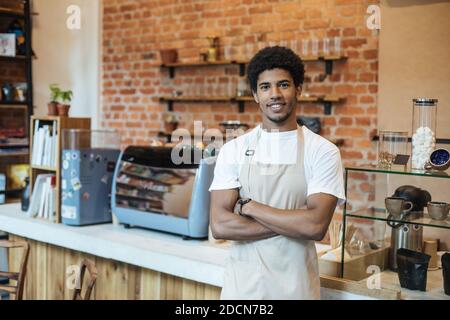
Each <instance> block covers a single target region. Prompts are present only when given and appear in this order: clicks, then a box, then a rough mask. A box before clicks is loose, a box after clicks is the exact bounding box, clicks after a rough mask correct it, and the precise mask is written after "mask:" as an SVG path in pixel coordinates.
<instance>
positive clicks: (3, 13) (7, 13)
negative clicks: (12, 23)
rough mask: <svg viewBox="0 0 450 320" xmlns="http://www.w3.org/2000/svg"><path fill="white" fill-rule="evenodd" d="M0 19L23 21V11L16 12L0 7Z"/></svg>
mask: <svg viewBox="0 0 450 320" xmlns="http://www.w3.org/2000/svg"><path fill="white" fill-rule="evenodd" d="M0 17H5V18H13V19H25V14H24V13H23V11H22V12H21V11H18V10H14V9H10V8H5V7H0Z"/></svg>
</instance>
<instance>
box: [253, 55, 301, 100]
mask: <svg viewBox="0 0 450 320" xmlns="http://www.w3.org/2000/svg"><path fill="white" fill-rule="evenodd" d="M277 68H279V69H284V70H286V71H289V73H290V74H291V76H292V79H293V80H294V84H295V86H296V87H298V86H300V85H301V84H303V80H304V77H305V66H304V64H303V61H302V59H301V58H300V57H299V56H298V55H297V54H295V52H294V51H292V50H291V49H289V48H285V47H280V46H274V47H266V48H264V49H261V50H260V51H259V52H258V53H257V54H256V55H255V56H254V57H253V58H252V60H251V61H250V63H249V65H248V68H247V77H248V81H249V82H250V88H251V89H252V91H253V92H256V90H257V86H258V77H259V75H260V74H261V73H263V72H264V71H266V70H272V69H277Z"/></svg>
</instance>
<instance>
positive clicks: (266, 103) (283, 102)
mask: <svg viewBox="0 0 450 320" xmlns="http://www.w3.org/2000/svg"><path fill="white" fill-rule="evenodd" d="M300 94H301V86H299V87H298V88H296V87H295V84H294V80H293V79H292V76H291V74H290V73H289V71H287V70H284V69H272V70H266V71H264V72H262V73H261V74H260V75H259V77H258V84H257V90H256V92H254V93H253V96H254V98H255V100H256V102H257V103H258V104H259V107H260V108H261V111H262V112H263V118H265V119H264V120H265V121H264V122H265V123H266V124H273V125H275V126H280V125H282V124H284V123H286V122H287V121H288V119H291V118H292V117H293V118H295V108H296V105H297V96H298V95H300Z"/></svg>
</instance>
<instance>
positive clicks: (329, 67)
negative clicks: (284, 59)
mask: <svg viewBox="0 0 450 320" xmlns="http://www.w3.org/2000/svg"><path fill="white" fill-rule="evenodd" d="M346 59H347V56H346V55H328V56H308V57H303V58H302V60H303V62H317V61H324V62H325V73H326V74H327V75H331V74H332V73H333V62H334V61H339V60H346ZM248 63H249V61H247V60H221V61H214V62H204V61H198V62H175V63H167V64H162V65H161V68H168V69H169V75H170V78H173V77H175V69H176V68H184V67H209V66H221V65H238V66H239V75H240V76H241V77H243V76H244V75H245V67H246V65H247V64H248Z"/></svg>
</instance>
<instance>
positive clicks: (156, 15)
mask: <svg viewBox="0 0 450 320" xmlns="http://www.w3.org/2000/svg"><path fill="white" fill-rule="evenodd" d="M378 2H379V1H377V0H373V1H369V0H303V1H282V0H210V1H200V0H197V1H192V0H191V1H189V0H183V1H181V0H152V1H138V0H134V1H133V0H108V1H104V12H103V13H104V17H103V79H102V85H103V92H102V106H101V116H102V119H101V125H102V127H104V128H112V129H118V130H119V131H120V132H121V133H122V135H123V137H124V144H148V143H149V141H150V140H151V139H152V138H153V137H154V136H155V134H156V132H157V131H160V130H163V121H162V119H163V113H164V112H165V111H166V108H167V107H166V105H165V104H162V103H160V102H159V98H158V97H159V96H161V95H168V94H171V92H172V90H173V89H177V90H182V91H184V92H186V91H187V90H192V85H190V84H191V83H196V84H198V86H201V88H204V89H202V90H204V91H203V92H201V93H203V94H207V93H216V94H217V92H216V91H220V92H223V91H228V90H229V88H230V86H231V85H230V84H228V83H230V82H233V83H235V82H236V81H237V78H238V68H237V67H236V66H228V67H226V66H225V67H224V66H217V67H210V68H185V69H178V70H177V71H176V75H175V78H174V79H170V78H169V75H168V72H167V70H161V69H160V67H159V65H160V63H161V61H160V57H159V50H160V49H165V48H176V49H178V52H179V60H180V61H198V60H199V54H200V52H202V51H204V50H205V49H206V48H207V47H208V42H207V40H206V37H207V36H218V37H220V41H221V44H222V45H223V46H227V47H231V48H232V51H230V52H231V54H233V55H234V56H242V55H243V54H244V53H245V52H246V50H248V46H246V44H250V48H251V49H253V50H256V49H257V48H258V47H260V46H262V45H267V44H270V43H281V42H282V41H291V40H299V41H301V39H312V38H317V39H322V38H324V37H330V38H332V37H334V36H339V37H341V39H342V48H343V52H344V53H346V54H347V55H348V60H347V61H346V62H338V63H335V66H334V73H333V75H332V76H331V77H328V78H327V79H325V81H320V74H321V73H323V70H324V64H323V63H322V62H312V63H310V62H308V63H307V64H306V72H307V83H306V90H307V91H308V92H309V93H311V94H338V95H344V96H346V102H345V103H343V104H340V105H337V106H336V107H333V110H332V114H331V115H324V112H323V106H322V105H319V104H312V103H301V104H300V106H299V107H298V111H297V113H298V114H299V115H306V116H318V117H320V118H321V121H322V128H323V130H322V135H323V136H325V137H326V138H330V139H339V138H343V139H345V144H344V146H342V147H341V154H342V157H343V159H344V161H345V163H346V164H349V163H358V162H365V161H367V160H373V159H375V158H376V155H375V150H374V148H373V146H372V143H371V142H370V137H371V134H373V132H374V130H375V129H376V127H377V118H376V116H377V101H376V99H377V90H378V86H377V78H378V74H377V70H378V36H377V33H376V31H370V30H368V29H367V28H366V15H367V14H366V10H367V7H368V5H369V4H374V3H375V4H377V3H378ZM288 43H289V42H288ZM222 54H223V52H222ZM198 90H200V89H198ZM175 111H176V112H177V114H178V115H179V116H181V118H182V119H183V120H182V123H181V124H180V125H181V126H183V127H187V128H190V129H192V126H193V120H202V121H204V126H206V127H208V128H214V127H216V128H217V127H218V123H219V122H220V121H223V120H241V121H243V122H246V123H249V124H250V125H252V126H253V125H255V124H256V123H258V122H259V121H260V120H261V117H260V115H259V109H258V107H257V106H256V105H255V104H252V103H249V104H247V107H246V111H245V113H238V106H237V105H236V104H227V103H189V104H188V103H186V104H180V103H178V104H175Z"/></svg>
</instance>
